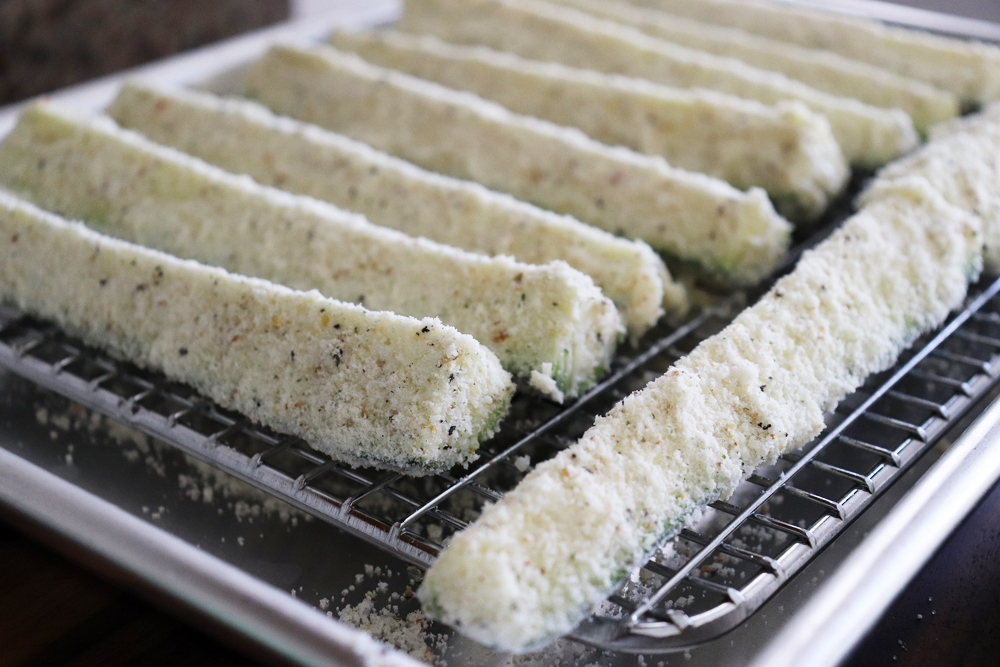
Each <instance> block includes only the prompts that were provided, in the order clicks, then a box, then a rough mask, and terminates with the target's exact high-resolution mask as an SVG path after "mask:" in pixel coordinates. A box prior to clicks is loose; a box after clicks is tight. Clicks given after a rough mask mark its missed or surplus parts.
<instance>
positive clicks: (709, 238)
mask: <svg viewBox="0 0 1000 667" xmlns="http://www.w3.org/2000/svg"><path fill="white" fill-rule="evenodd" d="M244 92H245V93H246V94H247V95H248V96H250V97H252V98H256V99H258V100H260V101H261V102H263V103H264V104H265V105H266V106H268V107H271V109H272V110H274V111H276V112H277V113H282V114H287V115H289V116H292V117H294V118H299V119H300V120H304V121H307V122H312V123H316V124H318V125H322V126H323V127H326V128H328V129H331V130H334V131H336V132H342V133H343V134H346V135H348V136H350V137H352V138H354V139H357V140H359V141H364V142H365V143H367V144H370V145H372V146H374V147H375V148H377V149H379V150H382V151H385V152H387V153H391V154H393V155H396V156H398V157H401V158H403V159H405V160H409V161H411V162H414V163H416V164H418V165H420V166H422V167H424V168H425V169H430V170H432V171H437V172H440V173H444V174H448V175H450V176H454V177H457V178H465V179H469V180H474V181H478V182H480V183H482V184H483V185H485V186H486V187H489V188H492V189H495V190H500V191H503V192H508V193H510V194H512V195H513V196H515V197H517V198H518V199H523V200H525V201H530V202H532V203H534V204H536V205H538V206H541V207H543V208H548V209H551V210H554V211H558V212H560V213H568V214H570V215H572V216H574V217H575V218H577V219H578V220H582V221H583V222H586V223H589V224H592V225H595V226H597V227H600V228H602V229H605V230H606V231H609V232H612V233H618V234H621V235H623V236H627V237H629V238H638V239H642V240H643V241H645V242H647V243H648V244H649V245H651V246H652V247H653V248H654V249H655V250H658V251H662V252H668V253H671V254H673V255H675V256H677V257H681V258H683V259H688V260H693V261H696V262H699V263H700V264H701V265H702V266H704V267H707V268H708V269H709V270H711V271H714V272H716V273H718V274H720V275H722V276H724V277H726V278H728V279H731V280H734V281H739V282H754V281H756V280H759V279H760V278H762V277H764V276H766V275H767V274H768V273H770V272H771V270H772V269H773V268H774V266H775V265H776V263H777V261H778V259H779V258H780V257H781V256H782V255H783V254H784V252H785V250H786V249H787V246H788V240H789V231H790V225H789V223H788V222H787V221H786V220H784V219H783V218H781V217H780V216H779V215H777V213H775V211H774V208H773V207H772V206H771V203H770V202H769V201H768V199H767V195H766V194H765V193H764V191H763V190H758V189H752V190H750V191H749V192H746V193H743V192H740V191H739V190H736V189H735V188H733V187H732V186H730V185H728V184H727V183H724V182H722V181H720V180H717V179H714V178H710V177H708V176H705V175H704V174H694V173H690V172H686V171H682V170H680V169H674V168H672V167H670V166H669V165H668V164H667V163H666V161H664V160H663V158H658V157H653V156H646V155H640V154H638V153H635V152H633V151H630V150H628V149H625V148H611V147H608V146H605V145H604V144H600V143H597V142H595V141H593V140H592V139H589V138H587V137H586V136H585V135H584V134H583V133H582V132H580V131H579V130H576V129H572V128H566V127H559V126H556V125H553V124H551V123H549V122H547V121H543V120H539V119H537V118H532V117H528V116H520V115H516V114H513V113H511V112H510V111H508V110H506V109H504V108H503V107H501V106H499V105H496V104H494V103H492V102H487V101H485V100H483V99H482V98H479V97H477V96H475V95H472V94H469V93H465V92H459V91H455V90H451V89H449V88H444V87H442V86H440V85H438V84H434V83H431V82H428V81H424V80H421V79H417V78H415V77H412V76H409V75H406V74H403V73H400V72H395V71H392V70H388V69H385V68H382V67H377V66H375V65H372V64H370V63H367V62H365V61H364V60H362V59H360V58H358V57H357V56H356V55H354V54H347V53H342V52H340V51H336V50H334V49H332V48H329V47H320V48H317V49H315V50H309V51H306V50H302V49H297V48H294V47H290V46H278V47H274V48H272V49H271V50H270V51H269V52H268V53H267V55H266V56H265V57H264V58H262V59H261V60H259V61H258V62H256V63H255V64H253V65H251V67H250V68H249V70H248V71H247V72H246V74H245V79H244Z"/></svg>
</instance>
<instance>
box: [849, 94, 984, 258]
mask: <svg viewBox="0 0 1000 667" xmlns="http://www.w3.org/2000/svg"><path fill="white" fill-rule="evenodd" d="M932 136H933V137H934V138H932V140H931V141H930V142H928V143H927V144H925V145H924V146H922V147H921V148H920V149H919V150H917V151H916V152H914V153H913V154H911V155H908V156H907V157H905V158H903V159H902V160H898V161H896V162H893V163H892V164H890V165H887V166H886V167H884V168H883V169H882V170H881V171H879V173H878V175H877V177H876V178H875V179H874V180H873V181H872V182H871V183H870V184H869V185H868V188H867V189H866V190H865V192H864V193H862V195H861V197H860V198H859V201H860V202H861V203H864V202H868V201H873V200H875V199H878V198H879V197H882V196H883V195H884V192H885V190H886V186H891V185H892V184H893V183H896V182H898V181H900V180H908V179H912V178H922V179H924V180H925V181H926V182H927V183H929V184H930V185H931V186H932V187H933V188H934V189H935V190H937V191H938V192H940V193H941V194H942V195H943V196H944V198H945V199H946V200H947V201H948V203H950V204H952V205H954V206H957V207H959V208H961V209H963V210H965V211H968V212H969V213H972V214H974V215H977V216H979V217H980V218H981V219H982V226H983V246H984V247H983V263H984V266H985V269H986V271H988V272H989V273H991V274H997V273H1000V117H997V115H996V113H995V111H993V110H991V111H990V112H987V113H984V114H977V115H974V116H968V117H966V118H963V119H961V120H960V121H956V122H955V123H952V124H948V128H947V131H946V128H941V129H940V130H938V131H935V132H933V133H932ZM891 191H892V189H891V187H890V188H889V192H891Z"/></svg>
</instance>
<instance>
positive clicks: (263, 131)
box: [107, 83, 687, 337]
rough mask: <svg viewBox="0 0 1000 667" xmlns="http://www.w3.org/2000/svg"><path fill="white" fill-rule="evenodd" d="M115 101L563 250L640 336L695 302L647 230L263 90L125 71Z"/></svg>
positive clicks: (527, 253) (380, 196)
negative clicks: (460, 169) (341, 123)
mask: <svg viewBox="0 0 1000 667" xmlns="http://www.w3.org/2000/svg"><path fill="white" fill-rule="evenodd" d="M107 113H108V114H109V115H110V116H111V117H112V118H114V119H115V120H116V121H117V122H118V123H119V124H121V125H122V126H124V127H127V128H130V129H133V130H138V131H139V132H142V133H143V134H145V135H146V136H147V137H149V138H150V139H152V140H153V141H156V142H157V143H161V144H166V145H168V146H173V147H174V148H177V149H180V150H182V151H184V152H185V153H190V154H191V155H194V156H196V157H199V158H201V159H203V160H205V161H207V162H209V163H211V164H214V165H216V166H219V167H222V168H223V169H226V170H228V171H231V172H234V173H246V174H249V175H250V176H252V177H253V178H254V179H256V180H257V181H258V182H259V183H263V184H265V185H274V186H276V187H280V188H282V189H284V190H289V191H291V192H295V193H298V194H304V195H309V196H311V197H316V198H317V199H323V200H325V201H328V202H330V203H332V204H335V205H336V206H339V207H341V208H345V209H348V210H352V211H356V212H358V213H361V214H362V215H364V216H365V217H367V218H368V220H369V221H371V222H373V223H375V224H377V225H382V226H384V227H392V228H393V229H398V230H399V231H402V232H405V233H407V234H409V235H411V236H423V237H426V238H429V239H431V240H434V241H439V242H441V243H447V244H449V245H453V246H457V247H460V248H464V249H465V250H472V251H474V252H482V253H485V254H487V255H510V256H512V257H514V258H515V259H517V260H519V261H522V262H526V263H529V264H543V263H546V262H549V261H552V260H555V259H561V260H564V261H565V262H567V263H568V264H569V265H570V266H572V267H573V268H575V269H578V270H580V271H583V272H584V273H586V274H587V275H589V276H590V277H591V278H593V279H594V282H596V283H597V285H598V286H599V287H600V288H601V290H602V291H603V292H604V294H605V295H607V296H608V297H610V298H611V300H612V301H614V302H615V305H616V307H617V308H618V311H619V313H620V314H621V316H622V320H623V321H624V322H625V324H626V326H627V327H628V330H629V333H630V335H632V336H633V337H637V336H640V335H642V333H643V332H645V331H646V330H647V329H649V328H650V327H651V326H653V325H654V324H655V323H656V321H657V320H658V319H659V318H660V315H662V314H663V307H662V306H665V307H666V308H667V310H668V311H669V312H670V314H671V315H674V316H678V315H682V314H683V313H684V311H685V310H686V307H687V299H686V293H685V291H684V288H683V286H681V285H680V284H679V283H677V282H674V281H673V280H672V279H671V278H670V275H669V274H668V273H667V269H666V267H665V266H664V264H663V260H661V259H660V258H659V257H658V256H657V255H656V253H655V252H653V250H652V249H651V248H650V247H649V246H647V245H646V244H645V243H642V242H641V241H628V240H626V239H622V238H618V237H616V236H612V235H611V234H608V233H607V232H603V231H601V230H598V229H596V228H594V227H591V226H590V225H584V224H582V223H580V222H578V221H576V220H574V219H573V218H570V217H569V216H561V215H556V214H554V213H551V212H549V211H543V210H542V209H539V208H536V207H534V206H532V205H530V204H526V203H524V202H521V201H517V200H515V199H514V198H513V197H510V196H509V195H504V194H500V193H496V192H491V191H489V190H487V189H485V188H483V187H482V186H480V185H478V184H475V183H470V182H468V181H459V180H456V179H453V178H449V177H447V176H442V175H441V174H434V173H431V172H428V171H424V170H423V169H421V168H419V167H417V166H415V165H413V164H410V163H408V162H404V161H403V160H400V159H398V158H394V157H392V156H390V155H387V154H385V153H380V152H378V151H376V150H374V149H372V148H371V147H369V146H366V145H365V144H362V143H359V142H356V141H354V140H352V139H349V138H347V137H345V136H343V135H339V134H334V133H332V132H329V131H327V130H324V129H322V128H320V127H317V126H315V125H307V124H305V123H300V122H298V121H294V120H292V119H290V118H278V117H276V116H274V115H273V114H272V113H271V112H270V111H268V110H267V109H265V108H264V107H261V106H259V105H257V104H254V103H252V102H247V101H244V100H237V99H221V98H218V97H215V96H214V95H210V94H208V93H198V92H193V91H179V90H166V89H161V88H152V87H149V86H146V85H141V84H137V83H126V84H125V85H124V86H123V87H122V89H121V91H120V92H119V93H118V97H117V98H116V99H115V101H114V102H113V103H112V104H111V106H110V107H108V111H107ZM661 304H662V306H661Z"/></svg>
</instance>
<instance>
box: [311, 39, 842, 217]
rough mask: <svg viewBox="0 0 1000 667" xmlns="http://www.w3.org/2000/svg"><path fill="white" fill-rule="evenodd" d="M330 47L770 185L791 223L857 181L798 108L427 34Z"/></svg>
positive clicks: (610, 140) (684, 162) (721, 174)
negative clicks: (531, 57)
mask: <svg viewBox="0 0 1000 667" xmlns="http://www.w3.org/2000/svg"><path fill="white" fill-rule="evenodd" d="M330 41H331V43H332V44H333V45H334V46H336V47H338V48H342V49H344V50H345V51H354V52H355V53H357V54H358V55H360V56H361V57H362V58H364V59H365V60H367V61H368V62H371V63H375V64H376V65H381V66H383V67H388V68H391V69H397V70H401V71H403V72H406V73H407V74H412V75H414V76H419V77H421V78H423V79H429V80H431V81H436V82H437V83H440V84H442V85H445V86H449V87H451V88H457V89H460V90H468V91H470V92H473V93H476V94H477V95H480V96H482V97H484V98H486V99H489V100H493V101H494V102H497V103H499V104H502V105H503V106H505V107H507V108H508V109H510V110H511V111H514V112H515V113H522V114H525V115H527V116H537V117H538V118H544V119H545V120H549V121H552V122H553V123H557V124H559V125H568V126H571V127H577V128H579V129H580V130H582V131H583V132H584V134H586V135H588V136H589V137H591V138H593V139H596V140H598V141H600V142H602V143H605V144H608V145H610V146H619V145H622V146H628V147H629V148H631V149H633V150H636V151H639V152H640V153H648V154H651V155H662V156H663V157H664V158H666V160H667V161H668V162H669V163H670V164H672V165H673V166H675V167H680V168H682V169H689V170H691V171H697V172H701V173H704V174H708V175H710V176H715V177H717V178H721V179H723V180H725V181H728V182H729V183H731V184H732V185H734V186H735V187H737V188H748V187H752V186H759V187H762V188H764V189H765V190H767V192H768V194H769V195H770V196H771V199H772V200H773V201H774V202H775V204H776V206H777V207H778V210H779V211H780V212H781V213H782V214H783V215H785V216H787V217H789V218H792V219H800V220H802V219H805V220H809V219H814V218H817V217H819V216H820V215H821V214H822V213H823V211H824V210H825V209H826V207H827V205H828V204H829V202H830V200H831V198H833V197H835V196H836V195H837V194H839V193H840V191H841V190H842V189H843V187H844V185H845V184H846V182H847V179H848V177H849V175H850V171H849V170H848V167H847V164H846V163H845V162H844V158H843V155H842V154H841V152H840V147H839V146H838V145H837V142H836V140H835V139H834V138H833V134H832V132H831V131H830V125H829V123H828V122H827V120H826V119H825V118H824V117H823V116H820V115H819V114H816V113H813V112H811V111H809V109H807V108H806V107H805V106H803V105H801V104H799V103H795V102H782V103H780V105H779V106H778V107H768V106H765V105H763V104H759V103H756V102H752V101H750V100H743V99H741V98H736V97H732V96H729V95H723V94H720V93H714V92H712V91H705V90H699V91H692V90H680V89H677V88H669V87H667V86H660V85H657V84H652V83H649V82H648V81H644V80H642V79H628V78H625V77H621V76H616V75H607V74H602V73H599V72H594V71H591V70H578V69H575V68H570V67H566V66H564V65H559V64H557V63H542V62H538V61H530V60H524V59H522V58H520V57H518V56H516V55H514V54H512V53H504V52H499V51H493V50H491V49H487V48H485V47H469V46H454V45H451V44H446V43H444V42H441V41H440V40H438V39H435V38H434V37H430V36H426V35H424V36H417V35H407V34H405V33H398V32H392V31H386V30H379V31H373V32H367V33H356V32H337V33H334V35H333V36H331V38H330Z"/></svg>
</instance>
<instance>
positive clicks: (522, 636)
mask: <svg viewBox="0 0 1000 667" xmlns="http://www.w3.org/2000/svg"><path fill="white" fill-rule="evenodd" d="M978 224H979V221H978V219H976V218H974V217H973V216H970V215H968V214H967V213H965V212H964V211H961V210H960V209H958V208H956V207H953V206H951V205H950V204H948V203H947V202H945V201H944V200H943V199H942V198H941V197H940V195H938V194H937V193H936V192H934V191H933V190H931V189H930V188H929V187H928V186H927V185H926V184H919V183H918V184H914V185H909V186H907V187H899V188H897V189H896V192H895V193H894V196H892V197H886V198H884V199H880V200H879V201H877V202H874V203H873V204H872V205H870V206H868V207H866V208H865V209H864V210H862V211H861V212H860V213H858V214H857V215H855V216H853V217H852V218H850V219H849V220H848V221H847V222H846V223H845V224H844V226H843V227H842V228H841V229H840V230H838V231H837V232H835V233H834V234H833V235H832V236H831V237H830V238H829V239H828V240H826V241H824V242H823V243H822V244H821V245H819V246H818V247H817V248H816V249H815V250H812V251H810V252H808V253H806V255H804V256H803V258H802V260H801V261H800V262H799V264H798V266H797V267H796V269H795V270H794V271H793V272H792V273H791V274H789V275H788V276H786V277H784V278H782V279H781V280H779V281H778V282H777V283H776V285H775V286H774V288H773V289H772V290H771V291H770V292H768V294H767V295H765V296H764V297H763V298H762V299H761V301H759V302H758V303H757V304H756V305H754V306H752V307H751V308H749V309H747V310H746V311H744V312H743V313H742V314H740V315H739V316H738V317H737V318H736V320H734V321H733V323H732V324H730V325H729V326H728V327H727V328H726V329H724V330H723V331H722V332H720V333H719V334H717V335H715V336H712V337H711V338H709V339H707V340H705V341H704V342H703V343H702V344H701V345H699V346H698V347H697V348H696V349H695V350H694V351H693V352H692V353H691V354H690V355H689V356H687V357H685V358H683V359H681V360H680V361H679V362H677V363H676V364H675V365H674V366H673V367H672V368H671V369H670V370H668V371H667V372H666V374H664V375H663V376H661V377H660V378H658V379H656V380H654V381H653V382H651V383H650V384H649V385H647V386H646V388H645V389H643V390H642V391H639V392H635V393H633V394H632V395H630V396H629V397H627V398H625V399H624V400H623V401H622V402H621V403H619V404H618V405H617V406H616V407H615V408H613V409H612V410H611V412H610V413H609V414H608V415H607V416H605V417H601V418H598V421H597V423H596V424H595V425H594V426H593V427H592V428H591V429H590V430H589V431H587V432H586V433H585V434H584V435H583V437H582V438H581V439H580V441H579V442H577V443H576V444H575V445H573V446H572V447H570V448H568V449H566V450H563V451H562V452H560V453H559V454H558V455H557V456H556V457H555V458H554V459H551V460H549V461H546V462H545V463H542V464H541V465H539V466H538V467H536V468H535V469H534V470H533V471H532V472H531V473H530V474H529V475H528V476H527V477H526V478H525V479H524V480H523V481H522V482H521V483H520V485H519V486H517V487H516V488H515V489H514V490H513V491H512V492H511V493H508V494H507V495H506V497H505V498H504V499H503V500H502V501H501V502H498V503H496V504H495V505H490V506H488V507H486V508H485V509H484V511H483V513H482V516H481V517H480V518H479V519H478V520H477V521H476V522H475V523H474V524H473V525H472V526H471V527H469V528H467V529H466V530H465V531H463V532H461V533H459V534H458V535H456V536H455V537H454V538H453V539H452V541H451V543H450V545H449V546H448V547H447V548H446V549H445V550H444V552H443V553H442V554H441V556H440V558H439V559H438V561H437V563H436V564H435V565H434V566H433V567H432V568H431V570H430V571H429V572H428V574H427V577H426V578H425V579H424V582H423V585H422V586H421V588H420V590H419V592H418V595H419V596H420V599H421V600H422V601H423V604H424V609H425V610H426V611H427V612H428V613H429V614H431V615H432V616H433V617H434V618H437V619H440V620H442V621H445V622H447V623H450V624H451V625H453V626H454V627H455V628H456V629H458V630H459V631H461V632H463V633H465V634H468V635H469V636H471V637H473V638H474V639H476V640H478V641H480V642H483V643H485V644H488V645H491V646H496V647H500V648H503V649H506V650H514V651H524V650H528V649H531V648H532V647H537V646H540V645H541V644H544V643H545V642H548V641H551V640H552V639H554V638H555V637H556V636H558V635H561V634H563V633H566V632H569V631H570V630H572V629H573V628H574V627H575V625H576V624H577V623H578V622H579V621H580V620H581V619H582V618H583V617H584V616H585V615H586V614H587V613H589V611H590V610H591V609H592V608H593V607H594V606H595V605H596V604H598V603H599V602H600V601H601V600H602V599H604V597H605V596H606V595H607V594H608V593H609V592H611V591H612V590H613V589H614V587H615V586H616V584H618V583H619V582H620V580H621V579H622V578H624V577H625V576H626V574H627V573H628V572H629V571H630V570H632V569H633V568H635V567H637V566H639V565H641V564H642V563H643V562H644V559H645V557H646V556H647V555H648V554H649V553H650V552H651V551H652V550H653V549H654V548H655V547H656V545H657V544H659V543H660V542H661V540H662V539H663V538H664V537H665V536H666V535H670V534H673V533H676V532H677V531H678V530H680V528H681V526H682V525H683V524H684V522H685V520H686V519H687V518H688V517H689V516H690V515H691V513H692V512H693V511H695V509H697V508H699V507H703V506H704V505H705V504H706V503H709V502H711V501H713V500H715V499H718V498H724V497H726V496H728V495H729V494H730V493H731V492H732V491H733V489H734V488H735V487H736V485H737V484H738V483H739V482H740V481H741V480H742V479H743V478H744V477H745V476H746V475H748V474H749V473H750V472H751V471H752V470H753V469H754V468H756V467H757V466H758V465H760V464H761V463H764V462H768V461H773V460H774V459H775V458H776V457H777V456H778V455H779V454H781V453H783V452H787V451H789V450H791V449H794V448H796V447H799V446H801V445H803V444H805V443H806V442H807V441H808V440H810V439H811V438H813V437H814V436H816V435H817V434H818V433H820V432H821V430H822V429H823V427H824V422H823V414H824V412H825V411H827V410H830V409H831V408H833V407H834V406H835V405H836V404H837V402H838V401H840V400H841V399H842V398H843V397H844V396H845V395H846V394H847V393H849V392H851V391H853V390H854V389H856V388H857V387H858V386H860V385H861V383H862V382H863V381H864V380H865V378H866V377H867V376H868V375H870V374H872V373H875V372H877V371H881V370H883V369H885V368H887V367H888V366H890V365H891V364H892V363H893V361H894V360H895V359H896V358H897V356H898V355H899V353H900V352H901V351H902V350H903V349H904V348H905V347H906V346H907V345H909V344H910V343H911V342H912V341H913V340H914V339H915V338H916V337H917V336H918V335H919V334H920V333H922V332H924V331H926V330H928V329H930V328H932V327H934V326H937V325H938V324H939V323H940V322H941V321H943V319H944V318H945V316H946V315H947V314H948V312H949V311H950V310H951V309H952V308H954V307H956V306H958V305H960V304H961V303H962V299H963V298H964V296H965V294H966V287H967V284H968V281H969V280H970V279H972V278H974V277H975V276H976V274H978V272H979V268H980V266H981V245H982V244H981V239H980V236H979V229H978Z"/></svg>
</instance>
